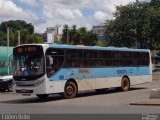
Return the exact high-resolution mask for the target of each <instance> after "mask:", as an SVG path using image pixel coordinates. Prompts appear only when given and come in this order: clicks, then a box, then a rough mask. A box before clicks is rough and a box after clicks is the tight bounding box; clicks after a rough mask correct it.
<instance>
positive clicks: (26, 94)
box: [22, 94, 31, 96]
mask: <svg viewBox="0 0 160 120" xmlns="http://www.w3.org/2000/svg"><path fill="white" fill-rule="evenodd" d="M22 95H23V96H31V94H22Z"/></svg>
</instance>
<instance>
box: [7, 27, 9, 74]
mask: <svg viewBox="0 0 160 120" xmlns="http://www.w3.org/2000/svg"><path fill="white" fill-rule="evenodd" d="M7 73H8V75H9V27H7Z"/></svg>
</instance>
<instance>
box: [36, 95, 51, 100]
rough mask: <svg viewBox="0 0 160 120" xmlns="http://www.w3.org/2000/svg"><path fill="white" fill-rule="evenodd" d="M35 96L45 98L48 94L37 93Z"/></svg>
mask: <svg viewBox="0 0 160 120" xmlns="http://www.w3.org/2000/svg"><path fill="white" fill-rule="evenodd" d="M36 96H37V97H38V98H40V99H46V98H47V97H48V96H49V94H38V95H36Z"/></svg>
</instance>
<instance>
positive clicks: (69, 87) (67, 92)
mask: <svg viewBox="0 0 160 120" xmlns="http://www.w3.org/2000/svg"><path fill="white" fill-rule="evenodd" d="M76 95H77V87H76V84H75V83H74V82H67V83H66V85H65V88H64V93H63V96H64V98H66V99H69V98H74V97H76Z"/></svg>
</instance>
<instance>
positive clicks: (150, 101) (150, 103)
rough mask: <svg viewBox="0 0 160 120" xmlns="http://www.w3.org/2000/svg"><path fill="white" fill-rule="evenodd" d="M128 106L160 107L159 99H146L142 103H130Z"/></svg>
mask: <svg viewBox="0 0 160 120" xmlns="http://www.w3.org/2000/svg"><path fill="white" fill-rule="evenodd" d="M130 105H148V106H160V99H148V100H143V101H137V102H131V103H130Z"/></svg>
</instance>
